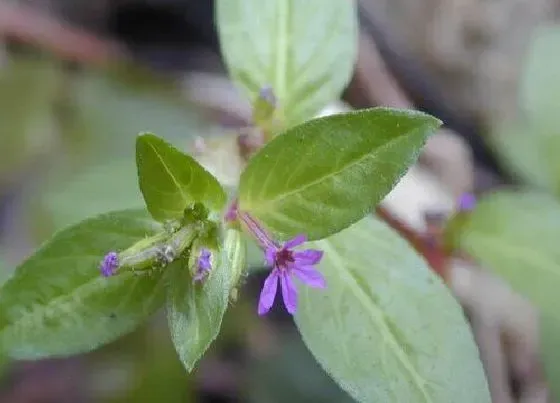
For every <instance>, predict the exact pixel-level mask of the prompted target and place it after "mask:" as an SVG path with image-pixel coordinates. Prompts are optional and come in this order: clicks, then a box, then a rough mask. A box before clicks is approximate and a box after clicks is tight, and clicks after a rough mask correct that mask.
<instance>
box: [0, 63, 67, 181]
mask: <svg viewBox="0 0 560 403" xmlns="http://www.w3.org/2000/svg"><path fill="white" fill-rule="evenodd" d="M59 79H60V71H59V70H58V69H57V66H56V65H55V64H54V63H52V62H49V61H46V60H40V59H12V60H9V61H8V63H7V64H6V65H4V66H1V67H0V139H1V140H2V144H1V146H0V181H2V180H4V179H6V175H9V174H12V173H14V172H15V171H17V170H18V169H20V168H21V167H22V164H24V163H25V161H26V160H27V159H29V158H31V157H33V156H37V155H39V154H42V153H45V152H46V151H48V150H49V149H50V148H51V146H52V144H53V139H54V121H53V117H54V116H53V103H54V101H55V97H56V90H57V86H58V84H59Z"/></svg>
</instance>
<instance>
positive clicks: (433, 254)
mask: <svg viewBox="0 0 560 403" xmlns="http://www.w3.org/2000/svg"><path fill="white" fill-rule="evenodd" d="M376 214H377V216H379V217H380V218H381V219H383V221H385V222H386V223H387V224H389V225H390V226H391V228H393V229H394V230H395V231H397V232H398V233H399V234H400V235H401V236H402V237H403V238H404V239H406V240H407V241H408V243H409V244H410V245H411V246H412V247H413V248H414V249H415V250H416V251H417V252H418V253H419V254H420V255H422V256H423V257H424V258H425V259H426V262H427V263H428V265H429V266H430V267H431V268H432V269H433V270H434V271H435V272H436V273H437V274H439V275H440V276H441V277H442V278H443V279H444V280H445V279H446V276H447V269H448V264H447V260H448V256H447V254H446V253H445V251H444V248H443V247H442V245H441V241H440V239H439V237H428V236H425V235H422V234H418V233H417V232H416V231H414V230H413V229H412V228H410V227H409V226H408V225H407V224H405V223H403V222H401V221H400V220H399V219H397V218H396V217H394V216H393V215H392V214H391V213H390V212H389V211H388V210H386V209H384V208H383V207H377V209H376Z"/></svg>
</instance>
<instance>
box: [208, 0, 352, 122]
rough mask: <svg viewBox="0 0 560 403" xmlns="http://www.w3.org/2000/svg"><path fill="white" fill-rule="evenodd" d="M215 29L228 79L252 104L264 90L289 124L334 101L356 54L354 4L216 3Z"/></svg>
mask: <svg viewBox="0 0 560 403" xmlns="http://www.w3.org/2000/svg"><path fill="white" fill-rule="evenodd" d="M216 14H217V28H218V32H219V35H220V44H221V48H222V53H223V55H224V58H225V61H226V64H227V65H228V68H229V71H230V74H231V75H232V77H233V79H234V80H235V81H236V82H237V83H238V84H239V85H240V86H241V87H242V88H243V89H244V90H245V91H246V92H247V93H248V94H249V96H250V98H251V100H252V101H254V100H255V99H256V98H257V96H258V93H259V91H260V89H261V88H263V87H265V86H270V87H272V89H273V92H274V94H275V96H276V98H277V100H278V114H277V116H278V117H279V118H280V120H281V121H283V122H284V123H286V124H288V125H289V126H291V125H293V124H297V123H301V122H302V121H304V120H306V119H309V118H312V117H313V116H314V114H316V113H317V112H318V111H319V110H320V109H321V108H323V107H325V106H326V105H327V104H328V103H329V102H331V101H333V100H335V99H336V98H338V97H339V95H340V93H341V92H342V90H343V89H344V87H345V86H346V85H347V84H348V81H349V80H350V76H351V74H352V71H353V67H354V62H355V60H356V54H357V32H358V28H357V26H358V23H357V16H356V4H355V1H354V0H306V1H300V0H267V1H261V0H218V1H217V2H216Z"/></svg>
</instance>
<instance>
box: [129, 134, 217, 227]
mask: <svg viewBox="0 0 560 403" xmlns="http://www.w3.org/2000/svg"><path fill="white" fill-rule="evenodd" d="M136 164H137V166H138V180H139V184H140V190H141V191H142V194H143V195H144V200H145V201H146V206H147V207H148V211H149V212H150V214H151V215H152V217H154V218H155V219H156V220H158V221H165V220H169V219H180V218H182V217H183V212H184V210H185V208H186V207H187V206H189V205H190V204H192V203H194V202H201V203H203V204H204V205H205V206H206V207H207V208H208V209H210V210H211V211H214V212H219V211H221V210H222V208H223V207H224V205H225V202H226V194H225V192H224V190H223V189H222V186H221V185H220V183H219V182H218V181H217V180H216V178H214V177H213V176H212V175H211V174H210V173H208V171H206V170H205V169H204V168H203V167H202V166H201V165H200V164H199V163H198V162H196V161H195V160H194V159H193V158H192V157H190V156H188V155H187V154H184V153H182V152H181V151H179V150H177V149H176V148H175V147H173V146H172V145H171V144H169V143H167V142H166V141H165V140H163V139H161V138H159V137H157V136H156V135H154V134H151V133H143V134H141V135H140V136H138V137H137V140H136Z"/></svg>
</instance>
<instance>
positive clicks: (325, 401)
mask: <svg viewBox="0 0 560 403" xmlns="http://www.w3.org/2000/svg"><path fill="white" fill-rule="evenodd" d="M276 336H277V337H278V338H279V340H278V341H279V343H278V346H277V348H278V349H279V351H276V352H275V353H274V356H272V357H267V358H266V360H265V359H261V360H255V361H256V362H255V363H254V364H253V365H252V366H251V367H250V369H251V372H250V374H249V381H250V385H249V394H250V401H251V402H254V403H263V402H266V403H285V402H290V403H306V402H321V403H352V402H354V401H355V400H353V399H352V398H350V396H348V395H347V394H346V393H345V392H344V391H343V390H341V389H340V388H339V387H338V385H337V384H336V383H334V382H333V380H332V379H331V378H330V377H329V376H328V375H327V374H326V373H325V372H324V371H323V369H322V368H321V367H320V366H319V365H318V364H317V362H316V361H315V359H314V358H313V356H312V355H311V354H310V353H309V350H307V349H306V347H305V344H303V343H302V341H301V339H300V338H299V337H298V336H296V335H291V334H290V333H288V332H285V331H284V332H278V333H277V334H276Z"/></svg>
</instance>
